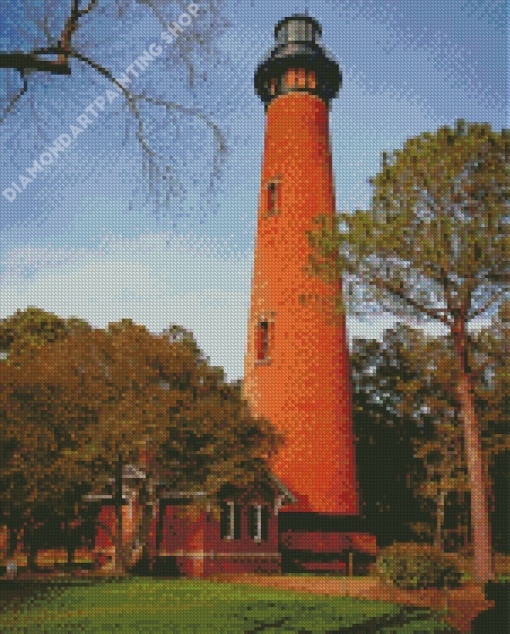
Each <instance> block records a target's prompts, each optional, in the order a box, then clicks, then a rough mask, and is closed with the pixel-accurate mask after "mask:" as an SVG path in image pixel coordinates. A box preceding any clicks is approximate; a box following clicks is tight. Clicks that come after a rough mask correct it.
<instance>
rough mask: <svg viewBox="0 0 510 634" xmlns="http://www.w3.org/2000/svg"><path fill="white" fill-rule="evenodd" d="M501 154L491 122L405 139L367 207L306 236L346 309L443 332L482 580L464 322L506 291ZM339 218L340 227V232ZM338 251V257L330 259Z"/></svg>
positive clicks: (480, 506) (484, 566) (479, 493)
mask: <svg viewBox="0 0 510 634" xmlns="http://www.w3.org/2000/svg"><path fill="white" fill-rule="evenodd" d="M508 150H509V135H508V131H507V130H502V131H501V133H496V132H493V131H492V130H491V127H490V125H485V124H470V125H469V126H467V125H465V123H464V122H463V121H462V120H459V121H458V122H457V123H456V127H455V128H454V129H452V128H450V127H448V126H444V127H442V128H439V129H438V130H437V132H436V133H435V134H432V133H428V132H427V133H424V134H422V135H421V136H419V137H417V138H412V139H409V140H408V141H407V142H406V144H405V147H404V149H403V150H396V151H394V152H393V154H394V160H393V161H391V162H390V161H389V159H388V157H387V155H386V153H385V154H384V156H383V169H382V171H381V173H379V174H378V175H377V176H376V178H375V179H372V180H371V183H372V184H373V185H374V189H375V191H374V195H373V200H372V204H371V208H370V209H369V210H367V211H361V210H358V211H357V212H356V213H355V214H353V215H349V214H340V215H339V217H336V218H335V219H333V220H332V221H330V220H328V219H327V218H325V217H322V218H320V219H319V221H320V222H321V223H322V227H319V229H318V231H317V232H310V235H309V239H310V243H311V245H312V248H313V253H312V254H311V257H310V270H311V271H312V272H314V273H316V274H318V275H320V276H323V277H324V278H326V279H335V278H336V279H338V276H339V275H342V273H345V274H347V275H350V276H351V278H350V282H351V284H350V285H348V288H349V292H348V293H347V295H346V300H347V302H350V303H351V306H354V305H356V303H358V306H359V301H358V300H361V302H363V303H365V302H366V304H367V305H369V304H370V303H371V304H372V306H375V305H377V306H378V307H379V308H382V309H383V310H385V311H387V312H391V313H393V314H395V313H399V312H400V313H401V314H407V315H413V316H415V317H418V318H419V319H422V320H423V319H427V320H429V321H430V320H435V321H437V322H440V323H441V324H443V325H444V326H446V327H447V328H448V331H449V334H450V337H451V339H452V344H453V347H454V350H455V366H454V369H455V390H456V393H457V398H458V400H459V403H460V416H461V419H462V423H463V433H464V450H465V454H466V461H467V465H468V473H469V484H470V491H471V514H472V526H473V540H474V553H475V571H476V580H477V581H478V582H480V583H483V582H485V581H486V580H487V579H489V578H491V577H492V575H493V571H492V561H491V549H490V535H489V522H488V509H487V499H486V492H485V487H484V484H483V461H482V448H481V442H480V432H479V423H478V419H477V415H476V410H475V397H474V391H473V383H474V370H473V368H472V366H471V362H470V345H471V344H470V340H469V334H468V329H467V325H468V323H469V322H470V321H471V320H472V319H474V318H475V317H478V316H480V315H482V314H484V313H486V312H487V311H488V310H489V309H490V308H491V307H492V308H494V307H495V306H496V305H497V303H498V302H500V301H501V300H502V298H503V295H504V294H505V293H508V289H509V281H510V276H509V268H508V252H509V251H508V239H509V235H508V232H509V225H508V199H509V196H510V192H509V186H508V158H507V157H508ZM339 221H342V222H343V223H345V225H346V226H347V228H348V231H346V232H345V231H343V230H342V232H340V231H339ZM338 252H340V258H339V259H338V260H337V259H335V258H334V257H332V256H333V255H336V253H338ZM354 280H357V281H359V282H361V284H362V286H361V287H360V288H359V289H355V288H354ZM358 290H362V291H363V292H362V293H358V292H357V291H358Z"/></svg>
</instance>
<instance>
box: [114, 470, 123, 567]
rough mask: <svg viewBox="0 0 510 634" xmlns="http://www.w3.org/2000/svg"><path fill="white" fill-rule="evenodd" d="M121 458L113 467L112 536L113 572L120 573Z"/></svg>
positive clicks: (121, 551) (121, 556)
mask: <svg viewBox="0 0 510 634" xmlns="http://www.w3.org/2000/svg"><path fill="white" fill-rule="evenodd" d="M122 466H123V465H122V460H118V462H117V465H116V467H115V485H114V486H115V496H114V497H115V499H114V505H115V530H114V536H113V543H114V558H115V572H116V573H117V574H122V572H123V571H124V557H123V548H122V546H123V544H122V502H123V500H122Z"/></svg>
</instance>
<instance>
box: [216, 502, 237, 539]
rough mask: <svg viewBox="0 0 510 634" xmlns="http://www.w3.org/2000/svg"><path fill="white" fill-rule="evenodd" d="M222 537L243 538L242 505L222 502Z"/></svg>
mask: <svg viewBox="0 0 510 634" xmlns="http://www.w3.org/2000/svg"><path fill="white" fill-rule="evenodd" d="M220 537H221V539H240V538H241V507H240V506H239V505H238V504H234V502H222V503H221V515H220Z"/></svg>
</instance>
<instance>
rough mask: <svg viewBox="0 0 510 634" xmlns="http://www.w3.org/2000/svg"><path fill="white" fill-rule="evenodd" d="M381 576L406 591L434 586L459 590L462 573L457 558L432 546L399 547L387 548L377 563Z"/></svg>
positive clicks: (395, 545) (376, 569) (376, 570)
mask: <svg viewBox="0 0 510 634" xmlns="http://www.w3.org/2000/svg"><path fill="white" fill-rule="evenodd" d="M375 572H376V574H377V576H378V577H379V578H381V579H383V580H384V581H386V582H391V583H393V584H394V585H395V586H397V587H399V588H403V589H405V590H419V589H423V588H429V587H431V586H433V587H438V588H443V587H448V588H455V587H457V586H459V585H460V582H461V579H462V571H461V570H460V569H459V566H458V564H457V563H456V560H455V558H454V556H453V555H447V554H445V553H443V552H441V551H440V550H439V549H438V548H435V547H434V546H430V545H428V544H416V543H414V542H408V543H395V544H392V545H391V546H387V547H386V548H383V549H382V550H381V552H380V553H379V555H378V557H377V560H376V562H375Z"/></svg>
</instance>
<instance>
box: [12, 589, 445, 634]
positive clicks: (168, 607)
mask: <svg viewBox="0 0 510 634" xmlns="http://www.w3.org/2000/svg"><path fill="white" fill-rule="evenodd" d="M4 583H6V582H4ZM79 584H80V585H78V582H75V583H72V582H65V583H62V584H59V583H55V584H53V585H52V586H51V590H46V592H45V593H44V594H43V593H41V592H40V591H39V592H38V591H37V590H36V591H34V595H33V597H32V598H31V599H30V600H29V601H27V602H26V603H24V604H21V605H18V606H17V607H16V608H14V609H13V608H9V607H5V608H4V609H3V610H1V611H0V631H1V632H4V631H9V632H16V631H23V632H28V633H30V632H71V631H73V632H74V631H77V630H78V631H82V632H116V633H118V632H151V634H152V633H154V634H156V633H159V632H172V633H175V634H180V633H189V634H191V633H202V632H204V633H206V632H208V633H210V632H221V633H224V634H228V633H230V632H232V633H234V632H246V633H247V632H258V631H261V630H265V629H268V630H271V631H275V630H281V631H285V632H301V633H306V632H311V633H315V632H324V633H326V632H336V631H342V630H341V628H350V627H352V626H355V625H357V626H362V625H363V624H364V627H363V629H362V628H360V629H354V630H353V631H358V632H361V631H377V632H383V633H384V632H385V633H386V634H390V633H391V632H409V633H411V632H418V631H419V632H453V631H454V630H452V629H448V627H447V626H446V625H445V624H444V623H442V622H441V621H440V620H439V619H438V618H434V617H433V616H432V615H431V612H430V610H429V609H426V608H409V607H405V608H404V607H402V606H397V605H392V604H391V603H385V602H382V601H364V600H363V601H360V600H356V599H352V598H346V597H322V596H320V595H308V594H299V593H295V592H292V591H290V590H277V589H275V588H262V587H254V586H249V585H243V584H227V583H213V582H211V581H206V580H191V579H151V578H139V577H132V578H127V579H122V580H111V579H110V580H108V581H104V582H95V583H92V582H90V581H89V582H85V581H83V580H82V581H80V582H79ZM376 624H377V626H376ZM375 626H376V627H375ZM365 627H366V628H367V629H366V630H365Z"/></svg>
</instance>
